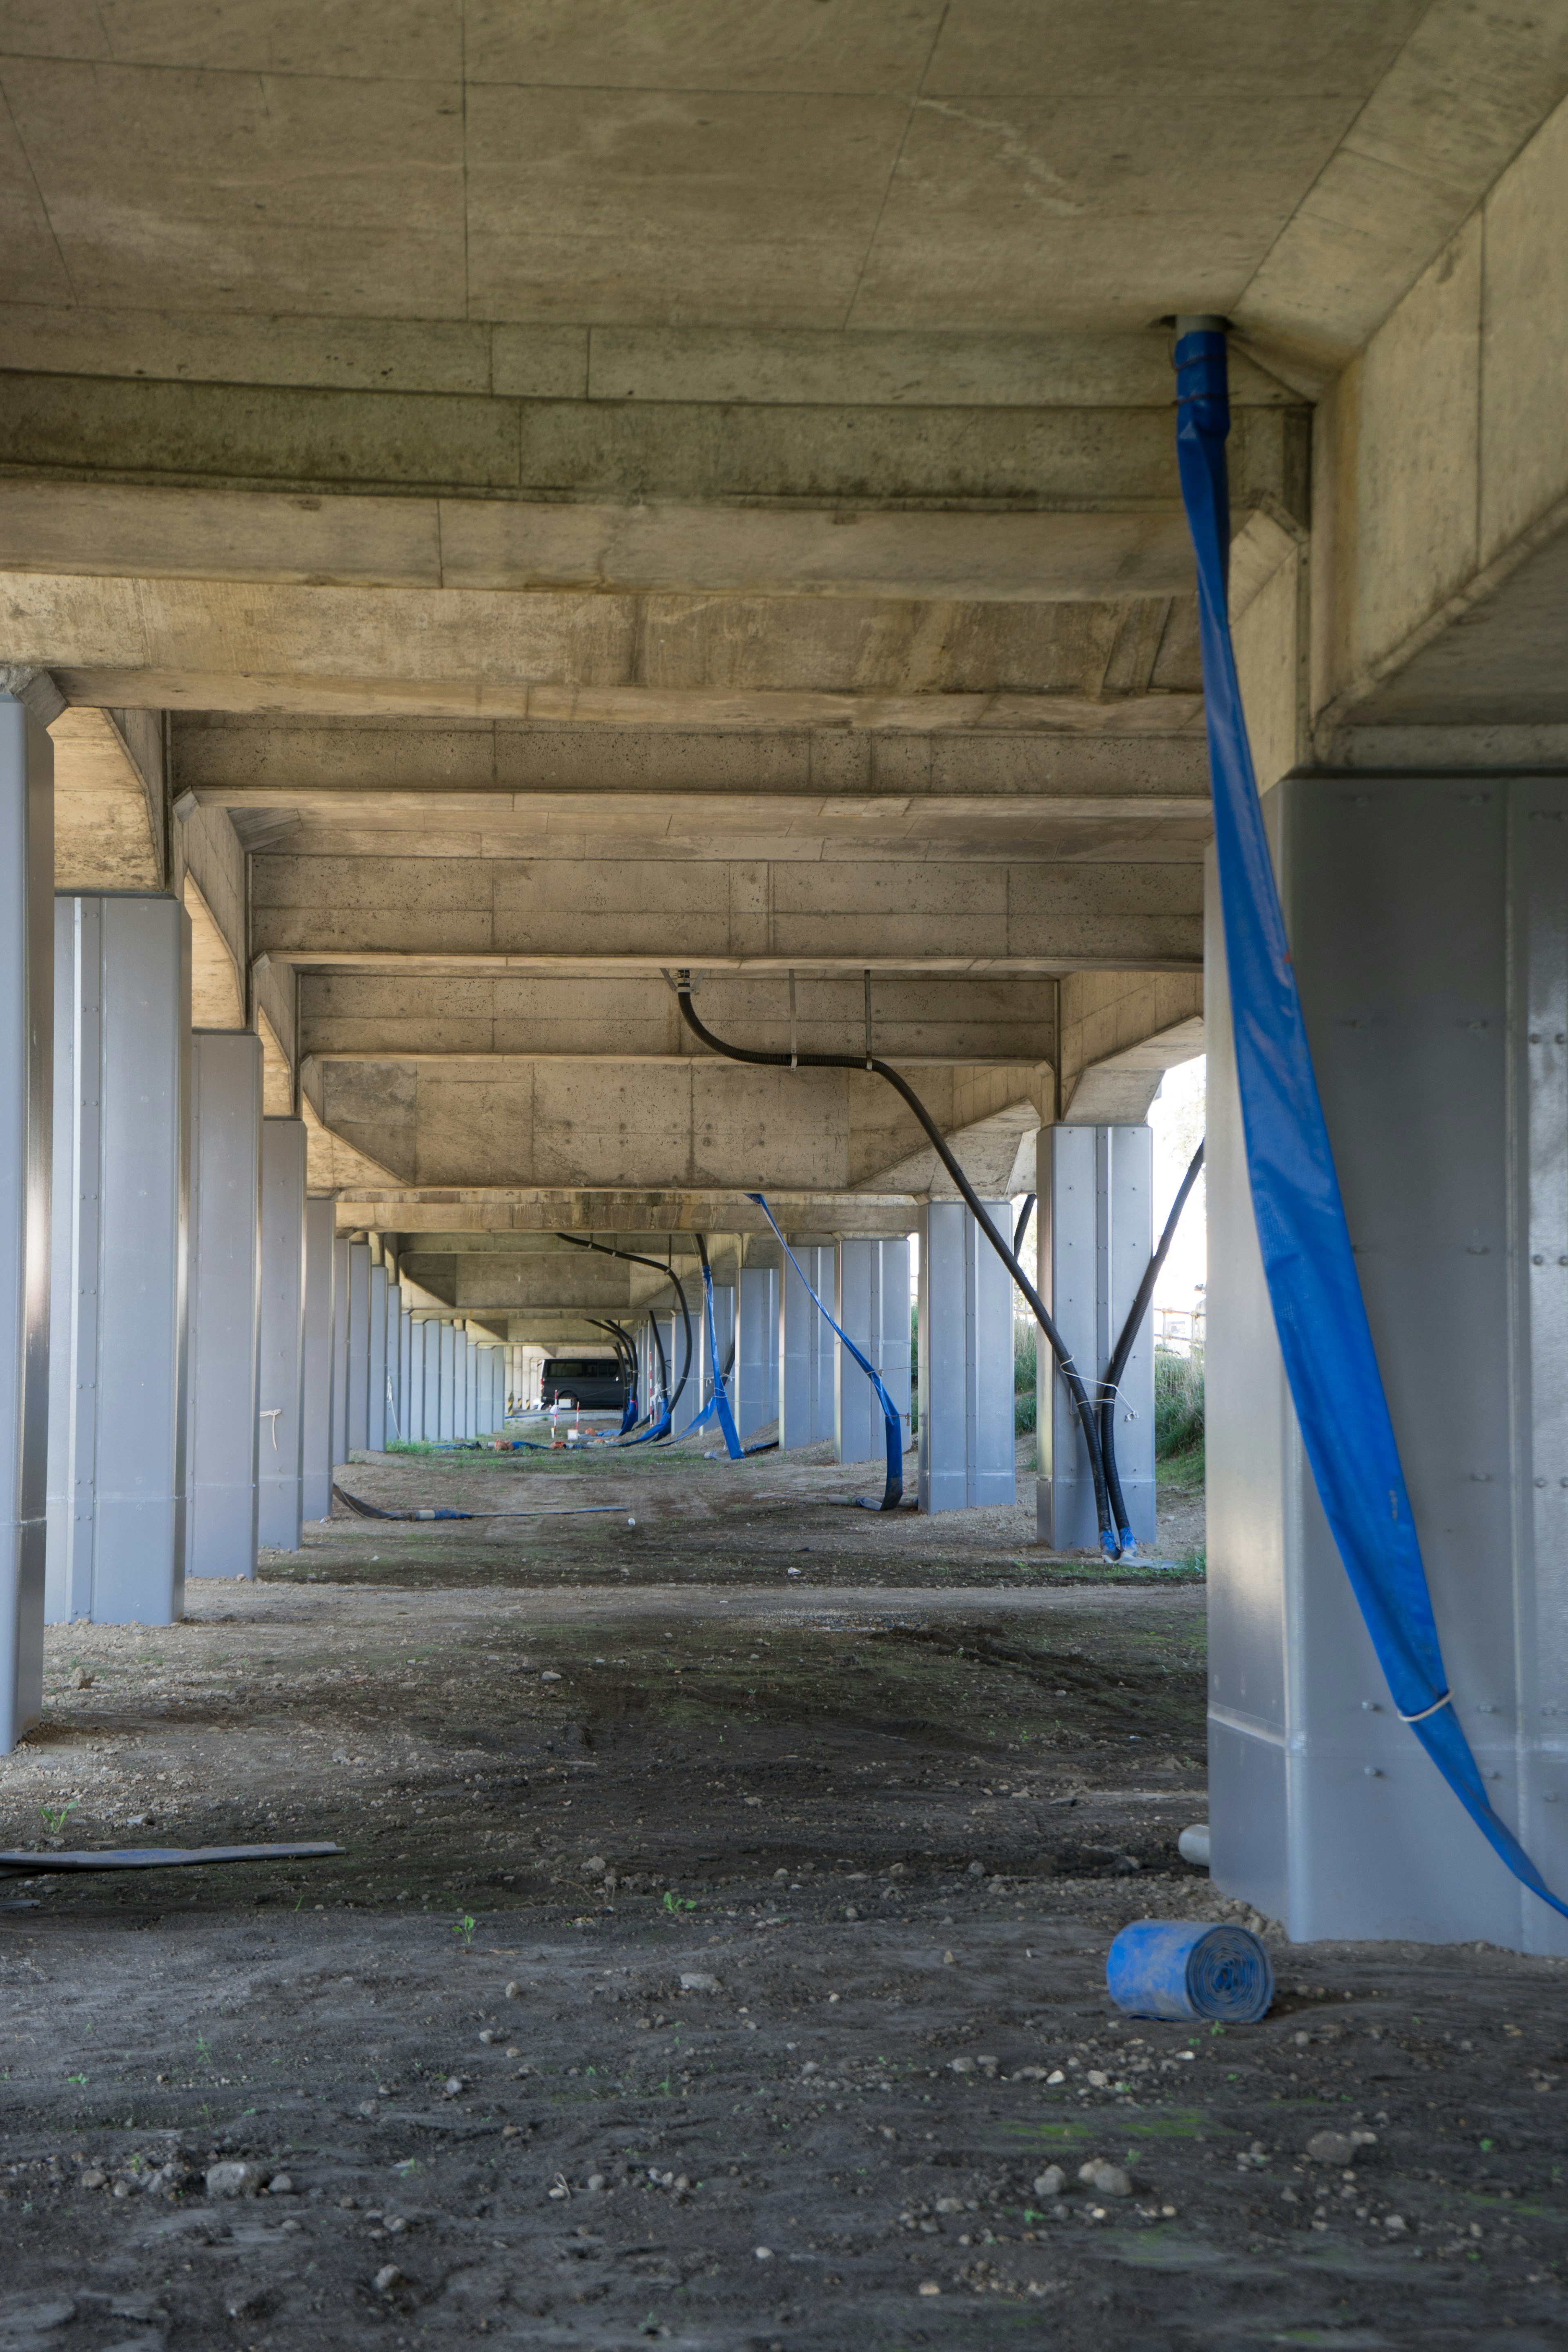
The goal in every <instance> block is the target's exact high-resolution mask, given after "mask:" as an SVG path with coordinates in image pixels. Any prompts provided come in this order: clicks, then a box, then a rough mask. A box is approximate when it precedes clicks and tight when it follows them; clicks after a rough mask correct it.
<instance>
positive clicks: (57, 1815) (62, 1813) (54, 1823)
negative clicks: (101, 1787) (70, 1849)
mask: <svg viewBox="0 0 1568 2352" xmlns="http://www.w3.org/2000/svg"><path fill="white" fill-rule="evenodd" d="M80 1802H81V1799H80V1798H79V1797H70V1798H68V1800H67V1801H66V1802H65V1803H64V1804H63V1805H40V1806H39V1807H38V1819H39V1820H40V1821H41V1822H43V1825H44V1827H45V1829H46V1830H47V1832H48V1834H49V1836H50V1837H58V1836H59V1834H60V1832H61V1831H62V1830H63V1829H64V1827H65V1825H66V1823H67V1822H68V1821H69V1819H70V1817H71V1815H72V1814H73V1813H74V1812H75V1811H76V1809H77V1807H78V1806H79V1804H80Z"/></svg>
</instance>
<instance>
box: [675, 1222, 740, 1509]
mask: <svg viewBox="0 0 1568 2352" xmlns="http://www.w3.org/2000/svg"><path fill="white" fill-rule="evenodd" d="M702 1288H703V1294H704V1305H705V1307H706V1308H707V1312H708V1349H709V1355H710V1360H711V1363H712V1366H713V1393H712V1395H711V1396H710V1398H709V1400H708V1402H707V1403H706V1404H705V1405H704V1406H703V1408H702V1410H701V1412H700V1413H699V1414H698V1415H697V1418H696V1420H695V1421H689V1422H688V1423H687V1424H686V1427H685V1428H684V1429H683V1430H682V1431H681V1433H680V1434H681V1435H682V1437H694V1436H695V1435H696V1433H697V1432H698V1431H699V1430H700V1429H705V1428H706V1427H707V1425H708V1423H710V1421H713V1420H717V1422H718V1423H719V1427H720V1430H721V1433H722V1434H723V1439H724V1450H725V1452H726V1453H727V1454H729V1456H730V1459H731V1462H739V1460H740V1459H741V1456H742V1453H743V1451H744V1448H743V1447H742V1444H741V1439H740V1434H739V1432H738V1431H737V1430H736V1427H735V1416H734V1414H733V1413H732V1412H731V1410H730V1400H729V1397H728V1396H727V1395H726V1393H725V1390H724V1375H723V1373H722V1372H721V1370H720V1369H719V1334H718V1331H717V1329H716V1328H715V1327H714V1322H713V1270H712V1268H711V1266H709V1265H704V1266H703V1268H702Z"/></svg>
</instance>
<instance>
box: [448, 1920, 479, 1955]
mask: <svg viewBox="0 0 1568 2352" xmlns="http://www.w3.org/2000/svg"><path fill="white" fill-rule="evenodd" d="M478 1925H479V1922H478V1920H477V1919H475V1917H474V1916H473V1914H472V1912H470V1911H465V1912H464V1914H463V1916H462V1917H461V1918H460V1919H458V1920H455V1921H454V1923H453V1926H452V1931H451V1932H452V1934H453V1935H454V1936H461V1937H462V1939H463V1949H464V1951H465V1952H471V1951H472V1950H473V1948H474V1929H475V1927H477V1926H478Z"/></svg>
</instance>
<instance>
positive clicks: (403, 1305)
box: [386, 1282, 414, 1438]
mask: <svg viewBox="0 0 1568 2352" xmlns="http://www.w3.org/2000/svg"><path fill="white" fill-rule="evenodd" d="M394 1290H395V1291H396V1294H397V1309H396V1314H395V1316H394V1314H393V1304H392V1301H393V1291H394ZM386 1311H387V1316H388V1318H389V1320H388V1328H391V1324H392V1322H394V1321H395V1324H396V1326H397V1349H396V1363H397V1371H396V1375H395V1379H394V1381H393V1384H392V1391H393V1397H394V1400H395V1403H396V1406H397V1429H396V1432H395V1434H396V1435H397V1436H399V1437H402V1438H406V1437H407V1435H408V1409H409V1407H408V1388H409V1378H410V1373H411V1370H412V1365H413V1339H414V1318H413V1316H412V1315H410V1313H409V1311H408V1306H407V1302H406V1300H405V1297H404V1295H403V1285H402V1284H401V1283H400V1282H399V1283H396V1284H393V1285H389V1286H388V1288H387V1294H386ZM389 1434H392V1433H390V1432H389Z"/></svg>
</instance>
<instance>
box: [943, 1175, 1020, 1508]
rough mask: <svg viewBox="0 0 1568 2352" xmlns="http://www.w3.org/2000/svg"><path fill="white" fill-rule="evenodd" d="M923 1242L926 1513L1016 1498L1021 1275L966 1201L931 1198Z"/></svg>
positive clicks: (1005, 1210)
mask: <svg viewBox="0 0 1568 2352" xmlns="http://www.w3.org/2000/svg"><path fill="white" fill-rule="evenodd" d="M985 1207H986V1212H987V1214H988V1215H989V1216H990V1217H991V1218H992V1220H993V1222H994V1224H995V1226H996V1230H997V1231H998V1233H1005V1237H1006V1239H1007V1240H1008V1241H1011V1240H1012V1237H1013V1234H1012V1225H1011V1222H1010V1217H1011V1212H1010V1209H1009V1205H1008V1203H1007V1202H1005V1201H996V1202H986V1203H985ZM920 1243H921V1276H920V1395H921V1425H920V1454H919V1464H920V1469H919V1488H920V1507H921V1510H922V1511H957V1510H963V1509H964V1508H965V1507H969V1506H972V1505H975V1504H982V1503H1011V1502H1014V1501H1016V1498H1017V1483H1016V1477H1015V1475H1014V1467H1013V1465H1014V1438H1013V1282H1012V1277H1011V1276H1010V1275H1009V1274H1008V1272H1007V1269H1006V1267H1005V1265H1003V1264H1002V1261H1001V1259H1000V1258H999V1257H998V1256H997V1255H996V1253H995V1251H994V1249H993V1248H992V1246H991V1244H990V1243H989V1242H988V1241H987V1240H986V1239H985V1237H984V1234H982V1233H981V1231H980V1228H979V1226H978V1224H977V1223H975V1220H974V1218H973V1216H972V1215H971V1213H970V1211H969V1209H968V1207H967V1205H966V1204H965V1203H964V1202H963V1201H931V1202H928V1203H927V1205H926V1207H925V1208H924V1209H923V1210H922V1211H921V1225H920Z"/></svg>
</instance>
